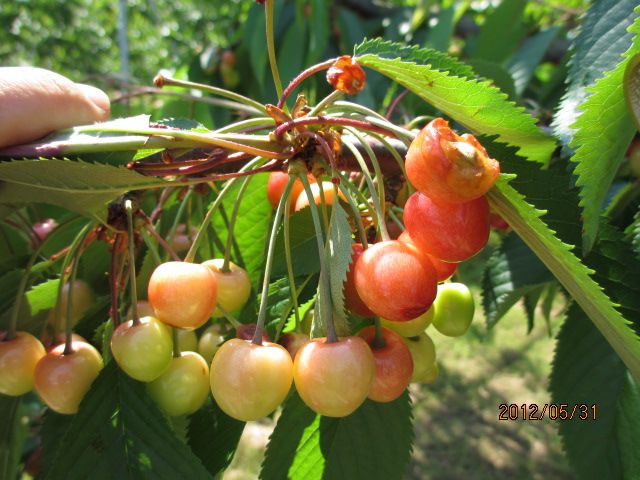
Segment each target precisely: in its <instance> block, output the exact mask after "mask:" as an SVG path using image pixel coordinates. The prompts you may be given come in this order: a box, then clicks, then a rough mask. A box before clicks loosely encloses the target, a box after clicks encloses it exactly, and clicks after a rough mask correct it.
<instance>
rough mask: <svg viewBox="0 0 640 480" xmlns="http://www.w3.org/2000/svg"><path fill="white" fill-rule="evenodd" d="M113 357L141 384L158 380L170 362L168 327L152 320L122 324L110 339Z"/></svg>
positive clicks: (151, 318)
mask: <svg viewBox="0 0 640 480" xmlns="http://www.w3.org/2000/svg"><path fill="white" fill-rule="evenodd" d="M111 351H112V353H113V358H115V360H116V362H117V363H118V365H119V366H120V368H121V369H122V370H123V371H124V372H125V373H126V374H127V375H129V376H130V377H132V378H135V379H136V380H140V381H141V382H150V381H152V380H155V379H156V378H158V377H159V376H160V375H161V374H162V373H163V372H164V371H165V370H166V369H167V368H168V367H169V364H170V363H171V356H172V354H173V338H172V335H171V331H170V330H169V328H167V326H166V325H165V324H164V323H162V322H160V321H159V320H158V319H156V318H154V317H142V318H141V319H140V324H138V325H134V324H133V320H129V321H128V322H125V323H121V324H120V325H118V328H116V330H115V331H114V332H113V336H112V337H111Z"/></svg>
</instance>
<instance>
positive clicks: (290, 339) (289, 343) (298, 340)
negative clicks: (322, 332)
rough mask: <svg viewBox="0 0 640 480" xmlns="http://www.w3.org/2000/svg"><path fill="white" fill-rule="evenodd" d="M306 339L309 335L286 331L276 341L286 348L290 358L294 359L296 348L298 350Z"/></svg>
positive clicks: (307, 339)
mask: <svg viewBox="0 0 640 480" xmlns="http://www.w3.org/2000/svg"><path fill="white" fill-rule="evenodd" d="M308 341H309V335H305V334H304V333H298V332H288V333H285V334H283V335H282V336H281V337H280V339H279V340H278V343H279V344H280V345H282V346H283V347H284V348H286V349H287V352H289V354H290V355H291V359H295V358H296V354H297V353H298V350H300V349H301V348H302V346H303V345H305V344H306V343H307V342H308Z"/></svg>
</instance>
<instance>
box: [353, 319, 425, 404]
mask: <svg viewBox="0 0 640 480" xmlns="http://www.w3.org/2000/svg"><path fill="white" fill-rule="evenodd" d="M380 333H381V336H382V342H383V343H384V345H382V346H378V345H377V344H376V339H375V337H376V328H375V327H374V326H371V327H365V328H363V329H362V330H360V332H359V333H358V335H359V336H360V337H362V338H363V339H364V340H365V342H367V343H368V344H369V347H371V351H372V352H373V359H374V362H375V365H376V374H375V376H374V379H373V384H372V385H371V392H370V393H369V398H370V399H371V400H373V401H375V402H383V403H384V402H391V401H393V400H395V399H396V398H398V397H399V396H400V395H402V392H404V391H405V389H406V388H407V386H408V385H409V381H410V380H411V375H412V374H413V359H412V357H411V352H410V351H409V348H408V347H407V346H406V345H405V343H404V341H403V340H402V337H401V336H400V335H398V334H397V333H396V332H394V331H392V330H389V329H387V328H381V329H380Z"/></svg>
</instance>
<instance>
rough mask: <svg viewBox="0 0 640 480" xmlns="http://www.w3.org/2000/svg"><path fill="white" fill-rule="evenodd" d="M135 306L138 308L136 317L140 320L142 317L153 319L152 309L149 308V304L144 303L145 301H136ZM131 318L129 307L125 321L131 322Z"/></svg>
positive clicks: (131, 310)
mask: <svg viewBox="0 0 640 480" xmlns="http://www.w3.org/2000/svg"><path fill="white" fill-rule="evenodd" d="M136 306H137V308H138V316H139V317H140V318H142V317H155V315H156V314H155V312H154V311H153V307H152V306H151V304H150V303H149V302H148V301H146V300H138V301H137V302H136ZM131 318H133V309H132V308H131V307H129V310H128V311H127V319H128V320H131Z"/></svg>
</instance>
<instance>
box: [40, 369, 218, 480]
mask: <svg viewBox="0 0 640 480" xmlns="http://www.w3.org/2000/svg"><path fill="white" fill-rule="evenodd" d="M43 478H46V479H58V478H59V479H68V478H92V479H103V478H104V479H106V478H118V479H132V480H133V479H136V480H137V479H141V478H154V479H156V478H157V479H176V478H189V479H192V478H193V479H210V478H212V477H211V475H209V473H208V472H207V471H206V469H205V468H204V467H203V466H202V464H201V463H200V461H199V460H198V458H197V457H196V456H195V455H194V454H193V453H192V452H191V450H190V449H189V448H188V447H187V446H186V445H185V444H184V443H182V442H181V441H180V440H179V439H178V438H177V437H176V436H175V434H174V433H173V432H172V431H171V428H170V427H169V425H168V423H167V421H166V419H165V418H164V417H163V415H162V413H160V411H159V410H158V407H156V405H155V404H154V403H153V401H151V399H150V398H149V397H148V396H147V393H146V389H145V387H144V384H142V383H139V382H136V381H135V380H132V379H131V378H129V377H128V376H127V375H125V374H124V373H123V372H121V371H120V370H119V369H118V367H117V366H116V364H115V362H110V363H109V364H107V365H106V366H105V368H104V369H103V370H102V372H101V373H100V375H99V376H98V378H97V379H96V380H95V382H94V384H93V385H92V387H91V390H90V391H89V393H88V394H87V396H86V397H85V399H84V400H83V401H82V403H81V405H80V411H79V412H78V413H77V414H76V415H75V417H74V418H73V421H72V422H71V425H70V426H69V428H68V430H67V431H66V433H65V434H64V436H63V437H62V438H59V441H58V450H57V452H56V455H55V458H54V459H53V461H52V464H51V467H50V469H49V470H48V471H46V472H45V474H44V475H43Z"/></svg>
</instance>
